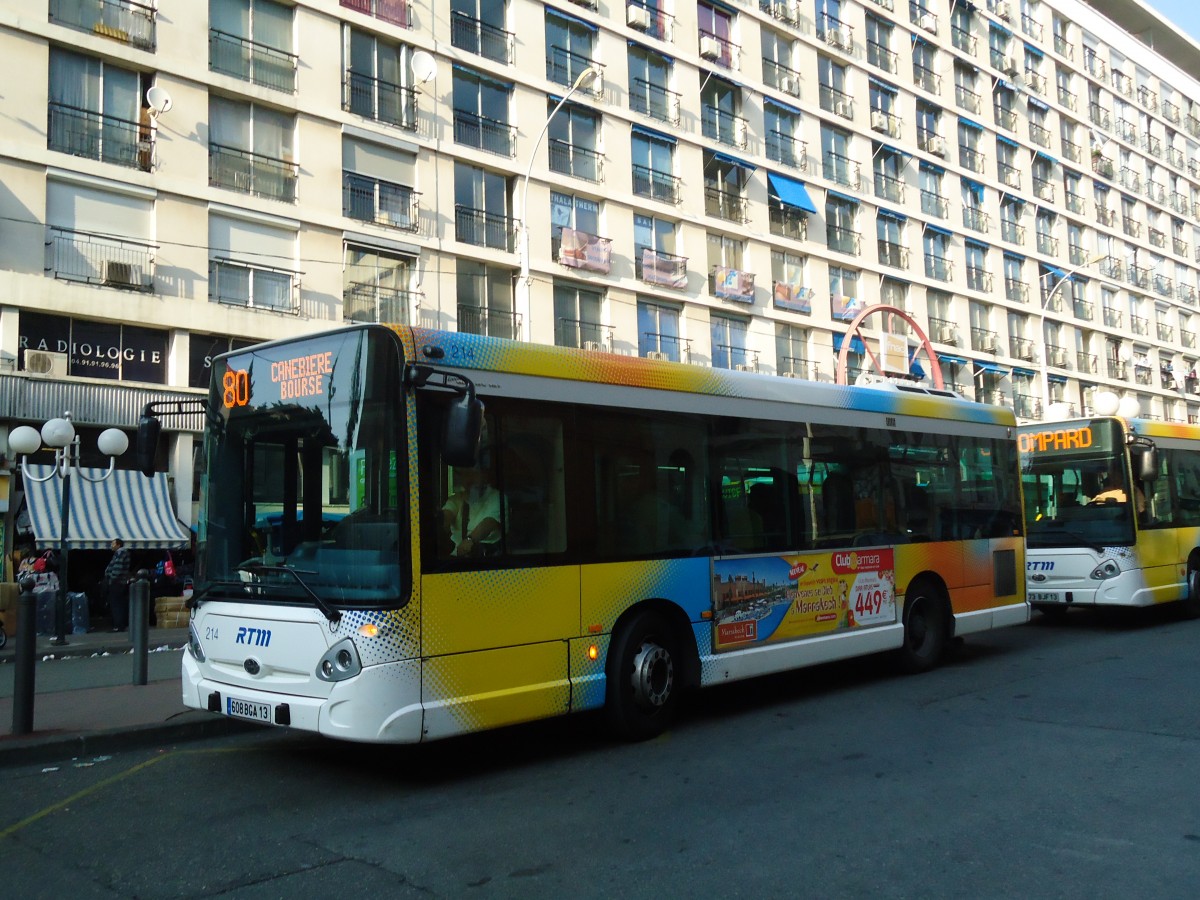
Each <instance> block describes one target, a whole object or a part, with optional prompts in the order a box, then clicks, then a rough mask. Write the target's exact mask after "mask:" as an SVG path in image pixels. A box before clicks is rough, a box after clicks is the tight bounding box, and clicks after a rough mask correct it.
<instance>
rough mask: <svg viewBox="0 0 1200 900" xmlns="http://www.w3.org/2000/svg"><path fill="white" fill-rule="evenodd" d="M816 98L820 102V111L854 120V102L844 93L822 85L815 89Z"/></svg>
mask: <svg viewBox="0 0 1200 900" xmlns="http://www.w3.org/2000/svg"><path fill="white" fill-rule="evenodd" d="M817 97H818V99H819V100H820V103H821V109H823V110H825V111H826V112H831V113H833V114H834V115H835V116H841V117H842V118H843V119H853V118H854V100H853V98H852V97H851V96H850V95H849V94H847V93H846V92H845V91H839V90H838V89H837V88H834V87H830V86H829V85H827V84H822V85H821V86H820V87H819V88H818V89H817Z"/></svg>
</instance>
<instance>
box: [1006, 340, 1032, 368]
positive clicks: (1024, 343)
mask: <svg viewBox="0 0 1200 900" xmlns="http://www.w3.org/2000/svg"><path fill="white" fill-rule="evenodd" d="M1008 352H1009V354H1011V355H1012V357H1013V358H1014V359H1023V360H1025V362H1033V361H1034V360H1035V359H1037V348H1036V347H1035V346H1034V343H1033V341H1031V340H1030V339H1029V338H1024V337H1020V336H1019V335H1012V336H1011V337H1009V339H1008Z"/></svg>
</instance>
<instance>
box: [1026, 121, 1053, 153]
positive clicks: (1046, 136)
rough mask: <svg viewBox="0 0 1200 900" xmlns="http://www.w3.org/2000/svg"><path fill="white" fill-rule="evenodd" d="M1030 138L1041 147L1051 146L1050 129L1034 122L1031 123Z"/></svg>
mask: <svg viewBox="0 0 1200 900" xmlns="http://www.w3.org/2000/svg"><path fill="white" fill-rule="evenodd" d="M1029 140H1030V141H1032V142H1033V143H1035V144H1037V145H1038V146H1039V147H1049V146H1050V129H1049V128H1046V127H1045V126H1043V125H1038V124H1036V123H1034V122H1030V123H1029Z"/></svg>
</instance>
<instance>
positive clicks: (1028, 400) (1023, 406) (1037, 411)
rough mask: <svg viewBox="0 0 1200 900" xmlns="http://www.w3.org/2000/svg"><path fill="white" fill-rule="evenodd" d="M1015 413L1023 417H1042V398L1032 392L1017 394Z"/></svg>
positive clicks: (1014, 400)
mask: <svg viewBox="0 0 1200 900" xmlns="http://www.w3.org/2000/svg"><path fill="white" fill-rule="evenodd" d="M1013 413H1014V414H1015V415H1017V416H1020V417H1021V418H1022V419H1040V418H1041V417H1042V400H1041V398H1040V397H1035V396H1033V395H1032V394H1016V395H1014V396H1013Z"/></svg>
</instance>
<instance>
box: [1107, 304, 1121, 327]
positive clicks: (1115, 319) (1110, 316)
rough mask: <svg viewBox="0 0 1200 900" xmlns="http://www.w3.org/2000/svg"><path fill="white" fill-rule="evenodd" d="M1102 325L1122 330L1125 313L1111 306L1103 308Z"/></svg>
mask: <svg viewBox="0 0 1200 900" xmlns="http://www.w3.org/2000/svg"><path fill="white" fill-rule="evenodd" d="M1104 324H1105V325H1106V326H1107V327H1109V328H1124V327H1125V313H1124V312H1122V311H1121V310H1119V309H1113V308H1112V307H1111V306H1106V307H1104Z"/></svg>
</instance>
